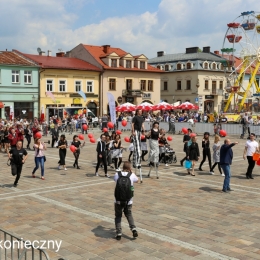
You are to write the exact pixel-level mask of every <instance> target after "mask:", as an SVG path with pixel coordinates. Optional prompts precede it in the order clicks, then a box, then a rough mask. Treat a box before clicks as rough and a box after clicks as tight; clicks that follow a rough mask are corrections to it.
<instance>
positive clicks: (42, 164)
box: [32, 156, 44, 177]
mask: <svg viewBox="0 0 260 260" xmlns="http://www.w3.org/2000/svg"><path fill="white" fill-rule="evenodd" d="M34 161H35V168H34V169H33V172H32V173H33V174H34V173H35V172H36V171H37V170H38V169H39V164H40V165H41V175H42V177H43V176H44V156H41V157H35V158H34Z"/></svg>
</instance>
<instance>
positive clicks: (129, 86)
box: [126, 79, 132, 90]
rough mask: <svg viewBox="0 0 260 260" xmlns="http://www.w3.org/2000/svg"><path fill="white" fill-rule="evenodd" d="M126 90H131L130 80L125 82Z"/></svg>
mask: <svg viewBox="0 0 260 260" xmlns="http://www.w3.org/2000/svg"><path fill="white" fill-rule="evenodd" d="M126 89H127V90H132V80H131V79H127V80H126Z"/></svg>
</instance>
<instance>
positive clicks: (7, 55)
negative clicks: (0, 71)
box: [0, 51, 36, 66]
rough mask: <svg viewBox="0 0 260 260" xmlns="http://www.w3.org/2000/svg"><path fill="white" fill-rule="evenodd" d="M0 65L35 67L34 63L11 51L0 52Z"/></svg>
mask: <svg viewBox="0 0 260 260" xmlns="http://www.w3.org/2000/svg"><path fill="white" fill-rule="evenodd" d="M0 64H7V65H23V66H36V64H35V63H34V62H32V61H29V60H28V59H26V58H25V57H22V56H21V55H19V54H18V53H15V52H13V51H0Z"/></svg>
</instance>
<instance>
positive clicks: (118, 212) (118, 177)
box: [114, 162, 138, 240]
mask: <svg viewBox="0 0 260 260" xmlns="http://www.w3.org/2000/svg"><path fill="white" fill-rule="evenodd" d="M114 181H115V182H116V187H115V226H116V239H117V240H120V239H121V237H122V228H121V219H122V211H124V214H125V217H126V218H127V221H128V224H129V227H130V229H131V231H132V233H133V237H134V238H136V237H138V233H137V231H136V226H135V224H134V219H133V216H132V204H133V196H134V183H135V182H138V177H137V176H136V175H135V174H134V173H132V172H131V164H130V163H129V162H124V165H123V171H122V172H120V171H119V172H116V174H115V176H114Z"/></svg>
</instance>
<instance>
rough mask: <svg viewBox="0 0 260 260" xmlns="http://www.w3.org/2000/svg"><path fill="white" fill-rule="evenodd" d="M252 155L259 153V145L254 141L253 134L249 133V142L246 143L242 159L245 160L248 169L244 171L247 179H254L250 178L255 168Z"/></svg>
mask: <svg viewBox="0 0 260 260" xmlns="http://www.w3.org/2000/svg"><path fill="white" fill-rule="evenodd" d="M254 153H259V145H258V143H257V142H256V140H255V134H254V133H251V134H250V136H249V140H247V141H246V145H245V149H244V154H243V158H244V160H245V159H246V158H247V161H248V167H247V171H246V178H247V179H254V177H253V176H252V172H253V169H254V167H255V161H254V160H253V155H254Z"/></svg>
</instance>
